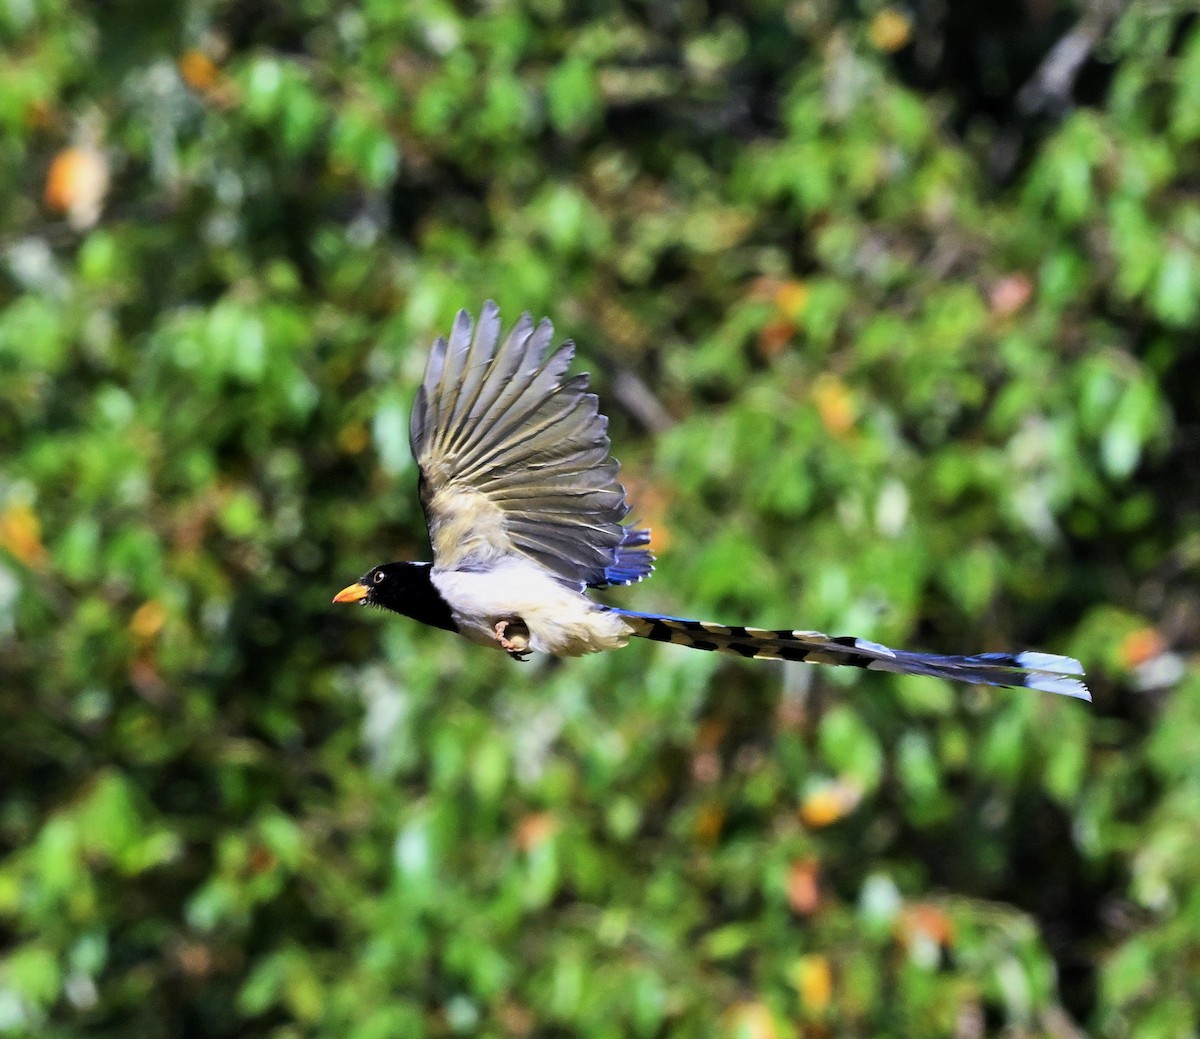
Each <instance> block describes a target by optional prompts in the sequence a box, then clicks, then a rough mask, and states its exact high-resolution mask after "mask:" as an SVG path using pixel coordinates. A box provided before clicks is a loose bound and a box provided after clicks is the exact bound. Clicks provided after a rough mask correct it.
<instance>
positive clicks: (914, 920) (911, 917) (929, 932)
mask: <svg viewBox="0 0 1200 1039" xmlns="http://www.w3.org/2000/svg"><path fill="white" fill-rule="evenodd" d="M899 929H900V937H901V939H902V940H903V941H904V943H905V944H906V945H907V944H909V943H911V942H912V940H913V939H914V938H920V937H924V938H928V939H929V940H930V941H932V942H934V943H935V944H937V945H941V946H948V945H950V944H951V943H952V942H953V941H954V921H953V920H951V919H950V917H949V916H948V915H947V914H946V912H945V910H943V909H940V908H939V907H938V906H935V905H931V904H930V903H929V902H915V903H913V904H912V905H910V906H906V907H905V908H904V911H903V912H902V913H901V914H900V920H899Z"/></svg>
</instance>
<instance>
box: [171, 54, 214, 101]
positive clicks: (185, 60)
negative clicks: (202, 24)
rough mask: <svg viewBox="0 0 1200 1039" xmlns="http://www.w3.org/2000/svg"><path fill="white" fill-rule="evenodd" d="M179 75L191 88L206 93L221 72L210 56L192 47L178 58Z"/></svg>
mask: <svg viewBox="0 0 1200 1039" xmlns="http://www.w3.org/2000/svg"><path fill="white" fill-rule="evenodd" d="M179 75H180V76H182V77H183V81H184V82H185V83H186V84H187V85H188V86H189V87H191V88H192V89H193V90H198V91H200V92H201V93H206V92H207V91H209V90H212V88H213V87H214V86H216V83H217V80H218V78H219V77H220V75H221V73H220V70H218V68H217V66H216V65H215V64H214V63H213V60H212V58H210V57H209V56H208V55H207V54H205V53H204V52H203V51H198V50H195V49H194V48H193V49H192V50H190V51H186V52H185V53H184V54H183V55H182V56H181V57H180V58H179Z"/></svg>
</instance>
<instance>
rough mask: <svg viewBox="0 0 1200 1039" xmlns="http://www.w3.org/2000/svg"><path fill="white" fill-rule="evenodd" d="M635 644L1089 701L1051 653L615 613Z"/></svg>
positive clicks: (1070, 667) (1073, 671)
mask: <svg viewBox="0 0 1200 1039" xmlns="http://www.w3.org/2000/svg"><path fill="white" fill-rule="evenodd" d="M617 612H619V613H620V615H621V616H622V617H623V618H624V619H625V621H626V623H627V624H629V626H630V628H631V629H632V632H631V633H632V634H633V635H635V636H637V637H638V638H643V639H653V640H654V641H655V642H670V643H672V644H673V645H676V646H689V647H690V648H692V649H703V650H708V651H713V652H717V653H731V654H735V655H737V656H741V657H757V658H760V659H767V660H797V661H803V662H804V663H808V664H839V665H845V666H850V667H861V668H866V669H867V670H870V671H892V672H895V673H896V674H901V675H929V676H931V677H933V678H947V679H950V680H951V681H954V682H970V683H972V684H974V685H991V686H1002V687H1014V688H1024V689H1038V690H1040V691H1042V692H1045V693H1057V694H1059V695H1060V696H1073V697H1076V698H1077V699H1079V700H1088V701H1090V700H1091V698H1092V697H1091V694H1090V693H1089V692H1088V688H1087V686H1086V685H1084V684H1083V682H1081V681H1080V680H1079V679H1078V678H1074V677H1071V676H1074V675H1082V674H1083V666H1082V665H1081V664H1080V663H1079V661H1078V660H1075V659H1074V658H1073V657H1061V656H1056V655H1055V654H1053V653H1036V652H1030V651H1026V652H1023V653H975V654H972V655H970V656H944V655H942V654H940V653H915V652H911V651H909V650H902V649H889V648H888V647H887V646H881V645H879V644H878V643H877V642H868V641H867V640H866V639H858V638H854V637H853V636H846V635H840V636H829V635H825V634H823V633H822V632H819V631H788V630H782V631H772V630H770V629H767V628H744V627H738V626H733V625H728V624H709V623H706V622H704V621H691V620H682V619H680V618H678V617H662V616H658V615H657V614H652V613H633V612H631V611H627V610H619V611H617Z"/></svg>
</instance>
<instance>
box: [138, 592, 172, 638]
mask: <svg viewBox="0 0 1200 1039" xmlns="http://www.w3.org/2000/svg"><path fill="white" fill-rule="evenodd" d="M166 620H167V609H166V607H165V606H163V604H162V603H160V602H159V601H158V600H157V599H148V600H147V601H146V602H144V603H142V605H141V606H139V607H138V608H137V609H136V610H134V611H133V616H132V617H130V618H129V633H130V634H131V635H132V636H133V637H134V638H135V639H141V640H142V641H143V642H148V641H149V640H150V639H152V638H154V636H155V635H157V634H158V633H159V631H161V630H162V626H163V624H165V623H166Z"/></svg>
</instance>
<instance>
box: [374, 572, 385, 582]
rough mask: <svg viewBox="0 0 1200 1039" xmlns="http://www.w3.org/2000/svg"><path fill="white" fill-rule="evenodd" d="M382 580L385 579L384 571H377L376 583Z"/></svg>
mask: <svg viewBox="0 0 1200 1039" xmlns="http://www.w3.org/2000/svg"><path fill="white" fill-rule="evenodd" d="M382 580H383V571H382V570H381V571H380V572H379V573H377V574H376V575H375V583H376V584H379V582H380V581H382Z"/></svg>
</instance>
